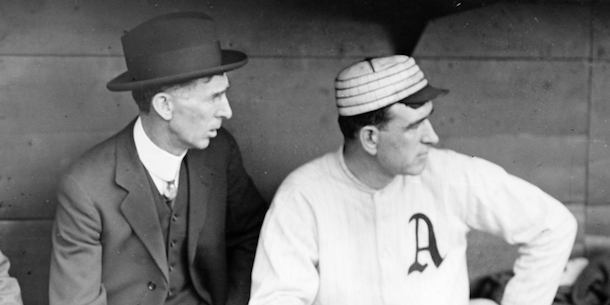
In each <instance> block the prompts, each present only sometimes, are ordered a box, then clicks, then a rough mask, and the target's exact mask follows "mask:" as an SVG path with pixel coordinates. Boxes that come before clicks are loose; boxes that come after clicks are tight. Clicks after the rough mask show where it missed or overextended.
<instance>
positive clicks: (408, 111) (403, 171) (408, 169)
mask: <svg viewBox="0 0 610 305" xmlns="http://www.w3.org/2000/svg"><path fill="white" fill-rule="evenodd" d="M432 110H433V105H432V102H427V103H425V104H424V105H422V106H421V107H419V108H411V107H409V106H406V105H405V104H401V103H396V104H394V105H392V106H391V107H390V109H389V113H388V114H389V115H390V121H389V122H388V123H387V124H386V125H385V126H384V127H383V128H381V129H380V130H379V144H378V146H377V160H378V161H379V163H380V165H381V168H382V171H384V172H383V173H382V174H383V175H386V176H387V177H388V178H394V177H395V176H396V175H419V174H421V172H422V171H423V170H424V168H425V167H426V160H427V158H428V151H429V149H430V145H432V144H435V143H437V142H438V136H437V135H436V133H435V132H434V129H433V128H432V124H431V123H430V121H429V120H428V116H430V114H431V113H432Z"/></svg>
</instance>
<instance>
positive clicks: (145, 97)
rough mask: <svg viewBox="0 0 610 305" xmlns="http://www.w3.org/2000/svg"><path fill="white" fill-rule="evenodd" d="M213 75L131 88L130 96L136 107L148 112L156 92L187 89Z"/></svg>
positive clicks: (209, 78)
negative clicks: (136, 88)
mask: <svg viewBox="0 0 610 305" xmlns="http://www.w3.org/2000/svg"><path fill="white" fill-rule="evenodd" d="M214 76H215V75H212V76H205V77H202V78H195V79H191V80H188V81H186V82H182V83H177V84H169V85H163V86H159V87H153V88H145V89H141V90H133V91H131V96H133V99H134V100H135V101H136V104H137V105H138V109H139V110H140V112H142V113H149V112H150V104H151V102H152V98H153V97H154V96H155V95H156V94H157V93H160V92H169V91H176V90H180V89H187V90H188V89H190V88H192V87H194V86H195V85H196V84H197V83H198V82H200V81H202V82H204V83H207V82H209V81H210V80H211V79H212V77H214Z"/></svg>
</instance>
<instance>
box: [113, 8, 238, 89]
mask: <svg viewBox="0 0 610 305" xmlns="http://www.w3.org/2000/svg"><path fill="white" fill-rule="evenodd" d="M121 42H122V44H123V53H124V55H125V63H126V65H127V72H125V73H123V74H121V75H119V76H118V77H115V78H114V79H113V80H111V81H110V82H109V83H108V84H107V87H108V89H110V90H111V91H124V90H141V89H144V88H150V87H155V86H162V85H170V84H176V83H180V82H185V81H188V80H191V79H195V78H200V77H205V76H210V75H214V74H220V73H224V72H226V71H230V70H233V69H237V68H239V67H241V66H243V65H244V64H246V62H247V61H248V57H247V56H246V55H245V54H243V53H241V52H238V51H233V50H223V49H221V48H220V41H219V40H218V36H217V34H216V26H215V24H214V20H213V19H212V18H211V17H210V16H208V15H206V14H204V13H201V12H177V13H170V14H166V15H161V16H158V17H155V18H152V19H150V20H148V21H146V22H144V23H142V24H140V25H138V26H136V27H135V28H133V29H132V30H131V31H129V32H127V33H125V34H124V35H123V36H122V37H121Z"/></svg>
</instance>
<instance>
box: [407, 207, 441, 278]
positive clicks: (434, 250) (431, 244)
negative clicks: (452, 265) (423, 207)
mask: <svg viewBox="0 0 610 305" xmlns="http://www.w3.org/2000/svg"><path fill="white" fill-rule="evenodd" d="M413 219H415V262H414V263H413V264H412V265H411V267H409V273H411V272H413V271H419V272H423V271H424V270H425V269H426V267H428V264H423V265H422V264H420V263H419V261H417V255H418V254H419V252H420V251H428V252H430V256H431V257H432V261H433V262H434V265H436V267H438V266H440V265H441V263H442V262H443V258H442V257H441V255H440V254H439V253H438V247H437V246H436V237H435V236H434V226H432V222H430V219H429V218H428V217H427V216H426V215H424V214H420V213H418V214H415V215H413V216H412V217H411V219H409V222H411V221H413ZM420 219H421V220H423V221H424V222H425V223H426V225H427V226H428V247H425V248H420V247H419V220H420Z"/></svg>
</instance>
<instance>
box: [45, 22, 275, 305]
mask: <svg viewBox="0 0 610 305" xmlns="http://www.w3.org/2000/svg"><path fill="white" fill-rule="evenodd" d="M121 40H122V44H123V51H124V54H125V59H126V62H127V72H125V73H123V74H121V75H119V76H118V77H116V78H115V79H113V80H112V81H110V82H109V83H108V85H107V86H108V89H109V90H111V91H132V95H133V97H134V99H135V101H136V103H137V104H138V108H139V116H138V117H137V118H136V119H135V120H134V121H133V122H131V123H130V124H129V125H128V126H127V127H125V128H124V129H123V130H122V131H120V132H119V133H118V134H116V135H114V136H113V137H111V138H109V139H107V140H106V141H104V142H102V143H100V144H98V145H96V146H95V147H93V148H92V149H90V150H89V151H88V152H87V153H85V154H84V155H83V156H82V157H80V158H79V159H78V160H76V161H75V162H74V163H73V165H72V166H71V167H70V168H69V169H68V171H67V172H66V173H65V175H64V176H63V177H62V179H61V182H60V184H59V190H58V201H59V205H58V207H57V214H56V218H55V225H54V227H53V253H52V259H51V275H50V286H49V288H50V291H49V297H50V304H52V305H55V304H57V305H59V304H61V305H68V304H79V305H83V304H147V305H148V304H151V305H154V304H183V305H184V304H212V305H224V304H246V303H247V301H248V297H249V289H250V274H251V268H252V262H253V260H254V252H255V248H256V243H257V239H258V233H259V229H260V226H261V223H262V220H263V217H264V213H265V211H266V208H267V205H266V204H265V203H264V201H263V200H262V199H261V197H260V195H259V193H258V191H257V190H256V188H255V186H254V184H253V182H252V180H251V179H250V177H249V176H248V174H247V173H246V171H245V170H244V167H243V165H242V160H241V155H240V152H239V149H238V146H237V143H236V142H235V140H234V138H233V137H232V136H231V134H229V132H227V131H226V130H225V129H223V128H222V127H221V124H222V120H223V119H229V118H231V115H232V111H231V107H230V106H229V102H228V100H227V97H226V91H227V89H228V87H229V80H228V78H227V76H226V74H225V72H226V71H230V70H233V69H236V68H239V67H241V66H243V65H244V64H245V63H246V62H247V56H246V55H245V54H243V53H241V52H237V51H232V50H222V49H221V48H220V43H219V41H218V39H217V37H216V30H215V28H214V22H213V20H212V19H211V18H210V17H209V16H207V15H205V14H203V13H196V12H189V13H172V14H167V15H163V16H159V17H156V18H153V19H151V20H149V21H147V22H145V23H143V24H141V25H139V26H137V27H136V28H134V29H133V30H131V31H129V32H128V33H126V34H125V35H124V36H123V37H122V39H121Z"/></svg>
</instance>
